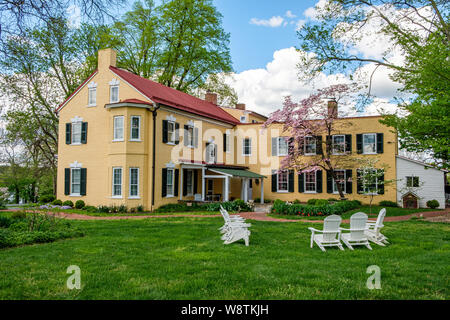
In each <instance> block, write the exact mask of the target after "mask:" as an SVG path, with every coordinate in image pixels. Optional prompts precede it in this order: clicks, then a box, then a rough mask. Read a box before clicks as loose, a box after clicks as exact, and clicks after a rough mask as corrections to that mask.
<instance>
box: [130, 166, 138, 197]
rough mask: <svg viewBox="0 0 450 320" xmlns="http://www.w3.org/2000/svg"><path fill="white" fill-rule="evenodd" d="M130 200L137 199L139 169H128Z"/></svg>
mask: <svg viewBox="0 0 450 320" xmlns="http://www.w3.org/2000/svg"><path fill="white" fill-rule="evenodd" d="M130 198H139V168H130Z"/></svg>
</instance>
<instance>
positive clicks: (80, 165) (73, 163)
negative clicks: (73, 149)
mask: <svg viewBox="0 0 450 320" xmlns="http://www.w3.org/2000/svg"><path fill="white" fill-rule="evenodd" d="M82 166H83V164H82V163H79V162H78V161H76V160H75V161H74V162H72V163H71V164H70V168H82Z"/></svg>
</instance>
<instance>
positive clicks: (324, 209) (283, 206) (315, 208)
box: [272, 201, 360, 216]
mask: <svg viewBox="0 0 450 320" xmlns="http://www.w3.org/2000/svg"><path fill="white" fill-rule="evenodd" d="M276 202H277V201H276ZM359 206H360V205H359V204H358V202H357V201H339V202H336V203H334V204H324V205H309V204H289V203H286V202H283V201H280V202H277V203H276V204H274V206H273V207H272V212H273V213H276V214H286V215H302V216H327V215H331V214H337V215H341V214H343V213H344V212H347V211H349V210H352V209H355V208H358V207H359Z"/></svg>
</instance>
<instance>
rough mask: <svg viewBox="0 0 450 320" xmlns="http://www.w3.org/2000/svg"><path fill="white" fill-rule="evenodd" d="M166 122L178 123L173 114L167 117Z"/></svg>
mask: <svg viewBox="0 0 450 320" xmlns="http://www.w3.org/2000/svg"><path fill="white" fill-rule="evenodd" d="M166 120H167V121H172V122H175V121H177V119H176V118H175V117H174V116H173V114H171V115H168V116H167V117H166Z"/></svg>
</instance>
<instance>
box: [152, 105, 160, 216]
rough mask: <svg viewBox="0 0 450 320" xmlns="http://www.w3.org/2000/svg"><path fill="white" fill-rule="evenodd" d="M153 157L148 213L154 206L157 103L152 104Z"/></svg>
mask: <svg viewBox="0 0 450 320" xmlns="http://www.w3.org/2000/svg"><path fill="white" fill-rule="evenodd" d="M153 107H154V108H153V110H152V114H153V155H152V205H151V208H150V211H153V206H154V205H155V165H156V115H157V110H158V109H159V108H160V106H159V103H155V102H153Z"/></svg>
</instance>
